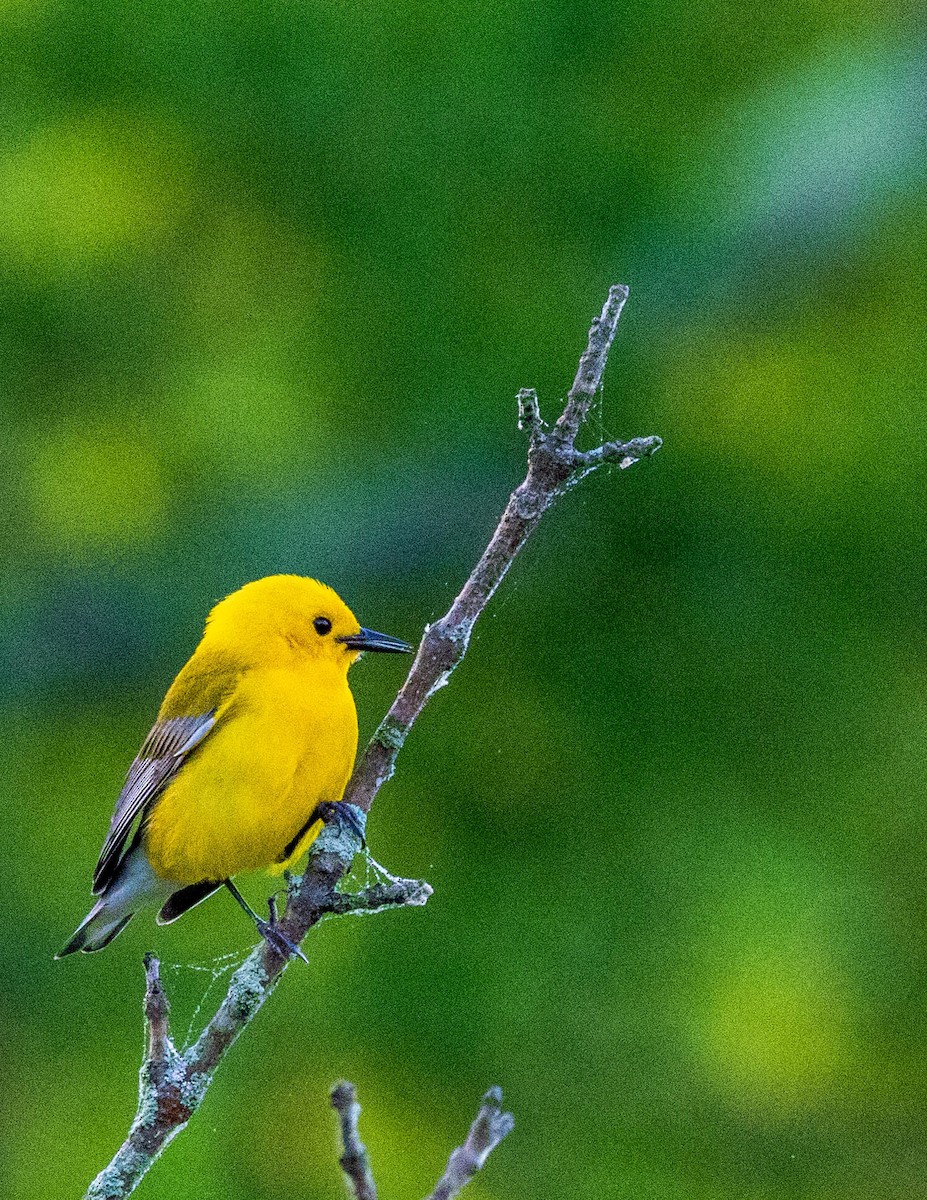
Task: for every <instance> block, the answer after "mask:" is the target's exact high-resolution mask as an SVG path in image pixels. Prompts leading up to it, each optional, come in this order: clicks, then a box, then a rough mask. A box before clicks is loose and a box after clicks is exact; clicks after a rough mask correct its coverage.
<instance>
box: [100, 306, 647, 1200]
mask: <svg viewBox="0 0 927 1200" xmlns="http://www.w3.org/2000/svg"><path fill="white" fill-rule="evenodd" d="M627 295H628V289H627V288H626V287H624V286H622V285H616V286H614V287H612V288H611V289H610V290H609V294H608V299H607V300H606V302H605V305H604V307H603V309H602V312H601V314H600V316H599V317H598V318H596V320H595V321H593V323H592V328H591V329H590V330H589V337H588V341H587V345H586V349H585V350H584V351H583V355H582V357H581V358H580V361H579V368H578V370H577V372H576V378H575V380H574V382H573V386H572V388H571V389H570V392H569V395H568V397H567V402H566V406H565V408H564V410H563V412H562V413H561V414H560V417H559V418H558V420H557V422H556V424H555V425H554V427H553V429H551V430H549V431H548V430H547V429H546V427H545V426H544V423H543V421H542V420H541V416H540V407H539V404H538V401H537V395H536V393H534V392H533V391H531V390H530V389H524V390H523V391H521V392H520V393H519V396H518V403H519V423H520V424H521V425H522V427H523V428H526V429H528V430H529V431H530V434H531V438H530V445H529V449H528V471H527V474H526V476H525V478H524V480H523V481H522V483H520V484H519V486H518V487H517V488H516V489H515V491H514V492H512V494H511V496H510V497H509V500H508V503H507V504H506V506H505V509H504V511H503V513H502V516H501V518H500V520H499V524H498V525H497V527H496V529H495V532H494V533H493V535H492V537H491V538H490V540H489V544H488V545H487V546H486V549H485V550H484V551H483V554H482V555H481V557H480V560H479V562H478V563H477V564H476V566H475V567H474V568H473V571H472V573H471V574H470V577H469V578H468V579H467V581H466V582H465V583H464V586H463V588H462V589H461V591H460V593H459V594H458V596H457V597H456V599H455V600H454V602H453V604H452V605H451V607H450V609H449V610H448V612H447V613H446V614H445V615H444V616H443V617H441V618H440V620H438V621H435V622H434V624H432V625H429V626H427V628H426V629H425V633H424V636H423V638H422V641H421V644H420V645H419V648H418V652H417V654H416V656H415V660H414V662H413V663H412V667H411V669H410V671H409V674H408V676H407V678H406V681H405V683H404V684H403V685H402V687H401V688H400V690H399V693H398V695H397V696H396V699H395V700H394V702H393V704H392V706H391V707H390V710H389V712H388V713H387V715H386V716H385V718H384V719H383V721H382V722H381V724H380V727H379V728H378V730H377V731H376V733H375V734H374V736H373V739H372V741H371V742H370V744H369V745H368V747H367V749H366V752H365V753H364V754H363V756H362V757H361V758H360V759H359V761H358V763H357V765H356V767H355V770H354V774H353V776H352V777H351V780H350V782H349V783H348V786H347V789H346V790H345V794H344V800H345V801H346V802H348V803H350V804H353V805H354V806H355V807H356V809H357V810H358V816H359V817H360V818H361V819H363V817H364V816H365V815H366V813H367V812H368V811H369V810H370V806H371V805H372V804H373V801H374V798H375V797H376V794H377V792H378V791H379V790H380V788H381V787H382V785H383V784H384V783H385V782H386V780H387V779H389V778H390V776H391V775H392V773H393V771H394V769H395V763H396V757H397V755H398V754H399V751H400V749H401V748H402V745H403V743H404V742H405V739H406V737H407V736H408V734H409V730H410V729H411V728H412V726H413V724H414V723H415V721H416V719H417V718H418V716H419V714H420V713H421V712H422V709H423V708H424V707H425V705H426V704H427V703H428V700H429V699H430V698H431V696H433V695H434V693H435V692H436V691H437V690H438V689H439V688H441V687H443V686H444V684H446V683H447V681H448V679H449V677H450V675H451V672H452V671H453V670H454V668H455V667H456V666H457V664H458V663H459V662H460V660H461V659H462V658H463V656H464V654H465V653H466V650H467V646H468V644H469V641H470V634H471V633H472V631H473V626H474V624H475V623H476V620H477V618H478V617H479V616H480V614H481V613H482V612H483V610H484V609H485V607H486V605H487V604H488V603H489V600H490V599H491V597H492V596H493V594H494V592H495V590H496V588H497V587H498V586H499V584H500V583H501V582H502V579H503V578H504V577H505V574H506V572H507V571H508V569H509V567H510V566H511V565H512V563H513V561H514V560H515V557H516V556H517V554H518V552H519V550H520V549H521V548H522V546H523V545H524V544H525V542H526V541H527V539H528V538H529V536H530V535H531V533H532V532H533V530H534V529H535V528H536V526H537V524H538V522H539V521H540V519H541V517H542V516H543V515H544V513H545V512H546V511H547V510H548V509H549V508H550V507H551V505H552V504H553V503H554V502H555V501H556V500H557V499H558V497H560V496H561V495H563V494H564V492H565V491H567V489H568V488H569V487H570V486H571V485H573V484H575V483H577V482H578V481H579V480H580V479H582V478H583V477H584V476H585V475H587V474H589V472H590V471H593V470H595V469H596V468H597V467H598V466H600V465H601V464H602V463H605V462H617V463H618V464H619V466H623V467H626V466H630V465H631V464H632V463H634V462H637V461H638V460H639V459H640V458H643V457H646V456H647V455H650V454H653V453H654V452H655V451H656V450H657V449H659V447H660V445H661V443H660V439H659V438H653V437H651V438H636V439H634V440H632V441H630V442H610V443H607V444H606V445H604V446H599V447H597V448H596V449H594V450H589V451H578V450H577V449H576V446H575V441H576V436H577V434H578V433H579V431H580V429H581V428H582V426H583V423H584V421H585V420H586V417H587V416H588V413H589V409H590V407H591V405H592V403H593V402H594V400H595V396H596V393H597V392H598V390H599V387H600V386H601V383H602V374H603V372H604V370H605V364H606V361H607V359H608V351H609V348H610V346H611V344H612V339H613V338H614V336H615V330H616V328H617V325H618V318H619V317H620V315H621V310H622V307H623V306H624V302H625V300H626V299H627ZM359 848H360V842H359V839H358V837H357V835H356V834H355V833H354V832H353V831H351V830H350V829H348V828H346V827H345V826H343V825H342V826H335V825H332V826H328V827H326V828H325V829H324V830H323V832H322V833H321V834H320V836H319V837H318V839H317V840H316V842H315V844H314V846H313V849H312V853H311V855H310V858H309V862H308V866H307V869H306V872H305V874H304V875H303V876H302V877H301V878H300V879H299V880H297V881H295V882H294V885H293V886H292V887H291V888H290V890H289V896H288V900H287V905H286V910H285V911H284V914H283V916H282V918H281V920H280V923H279V929H280V932H281V933H282V934H283V935H284V937H285V938H287V939H288V940H289V941H290V942H292V943H293V944H295V945H299V944H300V943H301V942H302V940H303V938H304V937H305V936H306V934H307V932H308V931H309V930H310V929H311V928H312V927H313V926H314V925H316V924H318V922H319V921H320V920H321V919H322V917H324V916H325V915H327V914H329V913H345V912H359V911H375V910H377V909H380V908H384V907H397V906H400V907H401V906H404V905H406V906H407V905H420V904H423V903H425V901H426V900H427V899H428V896H429V895H430V894H431V889H430V888H429V887H428V885H427V884H424V883H421V882H419V881H415V880H400V881H397V882H396V883H394V884H391V885H381V886H380V887H379V889H378V888H377V887H374V888H371V889H367V890H366V891H365V892H362V893H360V894H359V895H355V896H345V895H343V894H342V893H340V892H339V891H338V885H339V883H340V881H341V879H342V878H343V877H344V876H345V875H346V874H347V873H348V871H349V870H350V868H351V863H352V860H353V858H354V855H355V854H356V852H357V850H358V849H359ZM390 889H394V890H392V891H391V890H390ZM288 961H289V960H288V959H287V958H286V957H285V956H284V953H282V952H281V951H280V950H278V949H276V948H275V947H274V946H272V945H270V943H269V942H267V941H265V942H263V943H262V944H261V945H260V946H258V947H256V948H255V950H254V951H253V952H252V953H251V955H250V956H249V957H248V959H247V960H246V961H245V962H244V963H243V964H242V966H241V967H239V969H238V970H237V971H236V972H235V974H234V975H233V976H232V979H231V981H230V983H229V987H228V991H227V992H226V995H225V997H224V998H223V1000H222V1002H221V1004H220V1005H219V1008H218V1010H217V1011H216V1013H215V1014H214V1015H213V1017H212V1018H211V1019H210V1021H209V1022H208V1024H207V1025H206V1027H205V1029H204V1030H203V1033H202V1034H201V1036H200V1038H199V1040H198V1041H197V1042H196V1044H195V1045H194V1046H193V1047H192V1048H191V1049H190V1050H188V1051H186V1053H184V1054H180V1053H179V1052H178V1051H177V1050H176V1049H175V1048H174V1046H173V1044H172V1043H171V1041H170V1037H169V1035H168V1032H167V1001H166V998H165V997H164V994H163V989H162V988H161V984H160V979H159V978H158V975H157V962H156V960H146V973H147V974H146V978H147V990H146V1013H148V1012H149V1010H150V1012H151V1017H150V1018H149V1050H148V1053H147V1054H146V1056H145V1061H144V1063H143V1064H142V1070H141V1080H142V1082H141V1088H140V1094H139V1108H138V1112H137V1114H136V1117H135V1120H134V1121H133V1123H132V1127H131V1129H130V1130H129V1135H128V1137H127V1138H126V1141H125V1142H124V1143H123V1145H122V1146H121V1147H120V1149H119V1150H118V1151H117V1152H116V1155H115V1157H114V1158H113V1160H112V1162H111V1163H110V1164H109V1166H108V1167H106V1168H105V1169H104V1170H103V1171H102V1172H101V1174H100V1175H99V1176H98V1177H97V1179H96V1180H95V1181H94V1182H93V1183H92V1184H91V1186H90V1189H89V1191H88V1192H87V1194H86V1197H85V1200H122V1198H123V1197H125V1196H128V1195H130V1193H131V1192H132V1191H134V1189H135V1187H136V1185H137V1184H138V1182H139V1180H140V1179H141V1178H142V1176H143V1175H144V1174H145V1172H146V1171H147V1170H148V1168H149V1167H150V1166H151V1164H152V1163H153V1162H154V1160H155V1159H156V1158H157V1156H158V1155H159V1154H160V1152H161V1151H162V1150H163V1148H164V1147H165V1146H166V1145H167V1144H168V1142H169V1141H170V1140H171V1139H172V1138H173V1137H175V1136H176V1134H177V1133H179V1132H180V1130H181V1129H183V1128H184V1126H185V1125H186V1124H187V1122H188V1121H189V1119H190V1116H191V1115H192V1113H193V1112H194V1111H195V1110H196V1109H197V1108H198V1106H199V1104H200V1102H201V1100H202V1098H203V1096H204V1095H205V1093H206V1089H207V1088H208V1087H209V1084H210V1083H211V1082H212V1078H213V1074H214V1072H215V1070H216V1067H217V1066H218V1065H219V1063H220V1062H221V1060H222V1058H223V1057H224V1055H225V1053H226V1052H227V1051H228V1049H229V1047H230V1046H231V1045H232V1043H233V1042H234V1041H235V1039H236V1038H237V1037H238V1035H239V1034H240V1033H241V1031H242V1030H243V1029H244V1028H245V1027H246V1026H247V1024H248V1022H249V1021H250V1020H251V1018H252V1017H253V1016H254V1015H255V1013H256V1012H257V1011H258V1009H259V1008H260V1007H261V1005H262V1004H263V1003H264V1001H265V1000H266V999H267V997H268V996H269V995H270V993H271V992H272V991H273V989H274V987H275V985H276V983H277V981H278V979H279V978H280V975H281V974H282V972H283V970H284V969H285V968H286V966H287V965H288ZM152 964H153V965H152ZM496 1098H497V1097H496V1093H495V1092H490V1093H487V1101H486V1103H485V1104H484V1109H483V1110H481V1117H482V1119H483V1125H481V1126H480V1129H481V1130H488V1131H489V1132H488V1133H486V1136H487V1137H488V1136H489V1134H491V1133H492V1132H493V1130H495V1131H496V1133H497V1134H498V1136H497V1137H496V1141H495V1142H493V1143H492V1145H495V1144H496V1142H497V1141H498V1140H499V1138H500V1137H504V1136H505V1133H507V1132H508V1128H510V1125H509V1126H508V1127H506V1128H504V1130H503V1132H502V1133H498V1129H499V1128H500V1126H499V1125H498V1122H497V1123H496V1124H495V1125H493V1124H492V1120H491V1116H490V1115H488V1114H489V1110H490V1108H491V1101H495V1099H496ZM497 1107H498V1105H497ZM484 1112H485V1113H487V1115H485V1116H483V1114H484ZM503 1116H504V1114H499V1119H500V1120H501V1118H502V1117H503ZM479 1121H480V1118H477V1123H475V1124H474V1129H473V1130H471V1137H470V1138H468V1140H467V1144H466V1145H469V1146H470V1147H471V1149H473V1147H476V1146H477V1145H478V1144H482V1143H479V1141H478V1136H477V1134H476V1133H474V1130H476V1128H477V1124H478V1123H479ZM487 1122H488V1124H487ZM504 1124H505V1122H503V1125H504ZM479 1136H483V1135H482V1134H480V1135H479ZM474 1139H476V1140H474ZM490 1140H491V1139H490ZM487 1144H488V1143H487ZM492 1145H489V1148H488V1149H487V1150H486V1151H485V1153H484V1154H483V1157H484V1158H485V1154H486V1153H488V1152H489V1149H492ZM460 1149H461V1151H463V1150H464V1149H465V1147H461V1148H460ZM456 1153H457V1151H455V1154H456ZM474 1153H476V1151H474ZM452 1158H453V1156H452ZM468 1161H470V1160H468ZM472 1161H476V1159H473V1160H472ZM479 1165H480V1164H479V1163H478V1164H477V1166H479ZM474 1169H477V1168H474ZM449 1170H450V1165H449ZM442 1182H443V1181H442ZM464 1182H466V1180H464ZM440 1186H441V1185H439V1187H440ZM461 1186H462V1185H461ZM458 1190H459V1189H458ZM446 1194H447V1195H453V1194H456V1193H451V1192H449V1193H446ZM439 1195H440V1193H439V1192H435V1196H439Z"/></svg>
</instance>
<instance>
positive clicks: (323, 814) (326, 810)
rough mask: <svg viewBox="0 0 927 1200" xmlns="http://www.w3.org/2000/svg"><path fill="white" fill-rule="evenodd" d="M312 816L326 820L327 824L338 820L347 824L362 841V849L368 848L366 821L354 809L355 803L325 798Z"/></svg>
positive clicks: (342, 823) (344, 824)
mask: <svg viewBox="0 0 927 1200" xmlns="http://www.w3.org/2000/svg"><path fill="white" fill-rule="evenodd" d="M312 816H313V819H314V820H316V821H324V822H325V824H326V825H330V824H331V822H332V821H337V822H338V823H339V824H341V825H343V826H347V828H348V829H350V830H351V832H352V833H353V834H354V835H355V837H356V838H357V839H358V841H359V842H360V844H361V849H362V850H366V849H367V838H366V836H365V835H364V823H363V821H362V820H361V819H360V818H359V817H358V816H357V813H356V812H355V811H354V806H353V804H348V803H347V801H346V800H323V801H322V803H321V804H317V805H316V809H315V812H314V813H313V814H312Z"/></svg>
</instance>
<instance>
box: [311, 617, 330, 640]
mask: <svg viewBox="0 0 927 1200" xmlns="http://www.w3.org/2000/svg"><path fill="white" fill-rule="evenodd" d="M312 624H313V626H314V627H315V631H316V633H317V634H318V635H319V637H325V635H326V633H331V631H332V623H331V621H329V619H328V617H316V619H315V620H314V621H313V622H312Z"/></svg>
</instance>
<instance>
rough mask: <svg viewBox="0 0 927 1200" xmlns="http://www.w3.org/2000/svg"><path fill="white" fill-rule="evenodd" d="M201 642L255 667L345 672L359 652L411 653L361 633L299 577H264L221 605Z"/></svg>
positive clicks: (334, 601)
mask: <svg viewBox="0 0 927 1200" xmlns="http://www.w3.org/2000/svg"><path fill="white" fill-rule="evenodd" d="M204 641H208V642H211V643H212V644H214V645H216V644H218V645H221V646H222V648H223V649H225V650H234V651H235V652H236V653H238V654H239V655H240V656H241V657H243V658H244V659H245V660H246V661H248V662H251V663H253V664H254V665H267V666H272V665H285V664H287V663H290V662H292V660H293V658H294V657H295V658H303V659H314V660H316V661H318V662H328V663H331V664H335V665H338V666H340V667H342V668H343V669H344V671H345V672H347V670H348V667H350V665H351V664H352V663H353V662H354V661H355V660H356V659H357V658H358V656H359V655H360V654H361V653H362V652H363V651H364V650H373V651H380V652H383V653H391V654H401V653H407V652H409V651H410V650H411V649H412V647H411V646H408V645H407V644H406V643H405V642H402V641H400V640H399V638H394V637H390V636H389V635H388V634H385V633H375V632H374V631H373V630H372V629H364V628H363V627H362V626H361V625H360V624H359V622H358V620H357V618H356V617H355V616H354V614H353V613H352V612H351V610H350V609H349V608H348V606H347V605H346V604H345V602H344V601H343V600H342V599H341V597H340V596H339V595H338V593H337V592H335V591H333V589H332V588H330V587H328V585H327V584H324V583H319V581H318V580H317V579H305V578H303V576H301V575H269V576H267V578H266V579H257V580H255V581H254V583H246V584H245V586H244V587H242V588H239V589H238V591H237V592H232V594H231V595H230V596H226V598H225V599H224V600H220V601H219V603H218V604H217V605H216V606H215V608H213V610H212V612H211V613H210V614H209V617H208V618H207V622H206V633H205V635H204Z"/></svg>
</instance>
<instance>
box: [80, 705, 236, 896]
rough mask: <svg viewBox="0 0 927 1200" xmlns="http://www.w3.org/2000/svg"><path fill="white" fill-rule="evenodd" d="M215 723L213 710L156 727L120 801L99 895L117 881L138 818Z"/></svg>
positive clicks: (97, 874) (98, 874)
mask: <svg viewBox="0 0 927 1200" xmlns="http://www.w3.org/2000/svg"><path fill="white" fill-rule="evenodd" d="M215 723H216V713H215V710H213V711H212V712H208V713H202V714H200V715H199V716H196V717H169V718H167V719H165V720H163V721H158V723H157V724H156V725H155V726H154V727H153V728H152V730H151V732H150V733H149V734H148V737H147V738H146V739H145V744H144V745H143V746H142V748H141V750H140V751H139V753H138V757H137V758H136V759H135V761H134V762H133V763H132V765H131V767H129V773H128V775H127V776H126V781H125V784H124V785H123V788H122V791H121V792H120V794H119V799H118V800H117V801H116V810H115V812H114V813H113V819H112V821H110V826H109V833H108V834H107V835H106V841H105V842H104V843H103V849H102V850H101V851H100V859H99V862H98V863H97V868H96V870H95V871H94V873H93V894H94V895H95V896H98V895H100V893H101V892H104V891H105V890H106V888H107V887H108V886H109V885H110V883H111V882H112V881H113V878H114V877H115V875H116V872H117V871H118V869H119V865H120V863H121V862H122V859H123V855H124V851H125V848H126V842H127V841H128V840H129V834H130V833H131V831H132V826H133V825H134V824H135V821H136V819H137V818H138V817H141V816H143V815H144V813H145V811H146V810H147V809H148V807H149V806H150V805H151V803H152V801H153V800H154V799H155V797H156V796H157V795H158V793H159V792H160V791H161V790H162V789H163V788H164V787H165V786H166V785H167V784H168V783H170V781H171V780H172V779H173V778H174V776H175V775H176V774H177V772H178V771H179V770H180V768H181V767H182V766H183V763H184V760H185V759H186V757H187V755H188V754H189V753H190V751H191V750H193V749H194V748H195V747H196V746H198V745H199V744H200V742H201V741H202V740H203V738H204V737H206V735H207V734H208V733H209V731H210V730H211V729H212V727H213V726H214V725H215Z"/></svg>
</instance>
